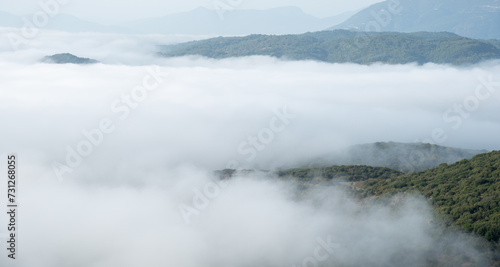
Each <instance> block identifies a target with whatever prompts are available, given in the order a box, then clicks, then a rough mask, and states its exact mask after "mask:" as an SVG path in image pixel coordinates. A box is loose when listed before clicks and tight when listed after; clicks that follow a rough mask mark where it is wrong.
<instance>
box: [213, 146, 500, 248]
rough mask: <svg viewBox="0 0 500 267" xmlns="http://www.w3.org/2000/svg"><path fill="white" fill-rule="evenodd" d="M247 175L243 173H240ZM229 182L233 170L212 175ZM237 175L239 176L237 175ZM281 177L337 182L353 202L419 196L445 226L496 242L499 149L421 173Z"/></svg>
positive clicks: (348, 169)
mask: <svg viewBox="0 0 500 267" xmlns="http://www.w3.org/2000/svg"><path fill="white" fill-rule="evenodd" d="M245 173H246V174H248V173H251V171H248V170H247V171H243V174H245ZM217 174H218V175H219V176H220V177H222V178H230V177H232V176H234V175H235V174H236V171H235V170H223V171H219V172H217ZM240 174H241V173H240ZM275 174H276V175H277V176H278V177H279V178H281V179H287V178H290V177H291V178H297V179H298V181H302V182H304V183H310V182H311V181H313V182H314V181H315V180H317V179H319V180H324V179H327V180H338V181H343V185H346V184H347V185H348V186H347V187H346V188H349V189H352V190H353V193H355V194H356V195H357V196H358V197H359V198H367V197H368V198H372V197H382V196H389V195H393V194H397V193H403V194H408V193H411V194H422V195H424V196H425V197H426V198H428V199H429V200H430V201H431V203H432V204H433V205H434V207H435V209H436V212H437V213H438V214H440V216H442V217H443V218H445V219H447V220H448V221H449V223H451V225H455V226H459V227H460V228H462V229H463V230H465V231H467V232H472V233H476V234H478V235H480V236H483V237H484V238H486V239H487V240H489V241H490V242H492V243H494V244H497V245H498V244H499V239H500V151H494V152H490V153H485V154H480V155H477V156H475V157H473V158H472V159H469V160H467V159H464V160H461V161H459V162H457V163H454V164H451V165H448V164H445V163H443V164H441V165H440V166H438V167H436V168H433V169H429V170H426V171H422V172H413V173H408V174H404V173H403V172H400V171H397V170H393V169H389V168H383V167H371V166H357V165H350V166H331V167H325V168H296V169H289V170H281V171H277V172H275Z"/></svg>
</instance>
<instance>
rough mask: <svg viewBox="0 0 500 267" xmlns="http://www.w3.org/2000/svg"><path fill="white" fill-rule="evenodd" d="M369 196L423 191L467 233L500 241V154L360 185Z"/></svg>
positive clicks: (496, 153) (499, 152)
mask: <svg viewBox="0 0 500 267" xmlns="http://www.w3.org/2000/svg"><path fill="white" fill-rule="evenodd" d="M358 186H359V187H361V188H362V189H363V191H364V193H366V194H367V195H376V196H381V195H384V194H393V193H396V192H411V191H415V192H420V193H422V194H423V195H424V196H426V197H427V198H429V199H430V200H431V201H432V203H433V204H434V206H435V208H436V209H437V210H438V211H440V212H441V213H442V214H444V215H445V216H447V217H448V218H450V220H451V221H453V222H454V223H456V224H457V225H459V226H461V227H462V228H463V229H465V230H467V231H471V232H474V233H477V234H479V235H481V236H484V237H485V238H486V239H488V240H489V241H492V242H496V243H498V242H499V239H500V151H494V152H490V153H485V154H480V155H477V156H475V157H473V158H472V159H469V160H466V159H464V160H462V161H460V162H457V163H455V164H451V165H447V164H441V165H440V166H439V167H437V168H434V169H430V170H427V171H423V172H416V173H410V174H405V175H401V176H397V177H390V178H388V179H379V178H372V179H367V180H365V181H363V182H360V183H359V184H358Z"/></svg>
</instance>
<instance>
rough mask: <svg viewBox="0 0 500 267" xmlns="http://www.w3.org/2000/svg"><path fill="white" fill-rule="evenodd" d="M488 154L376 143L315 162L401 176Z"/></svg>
mask: <svg viewBox="0 0 500 267" xmlns="http://www.w3.org/2000/svg"><path fill="white" fill-rule="evenodd" d="M486 152H488V151H487V150H473V149H460V148H452V147H444V146H439V145H433V144H423V143H396V142H378V143H371V144H362V145H355V146H352V147H349V148H347V149H346V150H344V151H342V152H340V153H337V154H335V155H331V156H326V157H324V158H322V159H321V160H318V162H323V163H322V164H323V165H332V164H335V165H368V166H376V167H387V168H391V169H395V170H399V171H403V172H415V171H423V170H427V169H431V168H434V167H437V166H439V165H440V164H442V163H446V164H452V163H455V162H457V161H460V160H463V159H470V158H472V157H474V156H475V155H478V154H481V153H486Z"/></svg>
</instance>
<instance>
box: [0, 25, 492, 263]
mask: <svg viewBox="0 0 500 267" xmlns="http://www.w3.org/2000/svg"><path fill="white" fill-rule="evenodd" d="M9 33H10V30H9V29H7V28H4V29H0V37H1V40H3V43H0V48H1V49H0V51H2V52H0V69H1V70H2V71H1V72H0V88H2V95H1V97H0V109H1V110H2V111H1V112H0V121H1V122H2V128H1V131H0V138H1V141H0V142H1V145H2V151H4V152H6V153H7V152H15V153H17V154H18V155H19V157H20V160H19V162H20V163H19V164H20V165H19V166H20V177H21V178H20V186H21V193H20V196H19V202H20V203H21V206H20V207H21V208H20V211H21V212H22V213H21V216H22V217H21V221H20V229H22V230H20V236H21V239H20V241H19V248H20V249H21V251H22V252H21V253H22V254H20V255H23V254H24V255H29V257H28V256H26V257H20V259H19V264H21V265H20V266H35V265H36V266H40V267H45V266H47V267H48V266H51V267H57V266H68V265H74V266H166V265H169V266H183V267H190V266H192V267H206V266H233V267H234V266H313V265H307V264H314V262H316V263H317V264H320V265H319V266H322V265H321V264H326V265H325V266H330V265H332V264H338V265H332V266H401V265H400V264H401V262H404V263H406V264H405V265H408V266H421V264H424V263H426V262H427V260H429V259H432V260H442V257H443V256H442V255H443V254H446V255H447V257H449V258H450V259H456V262H453V261H452V260H450V261H449V262H450V263H449V264H450V265H449V266H458V265H454V264H458V263H462V262H467V261H469V260H471V259H473V260H474V261H475V262H476V263H477V264H478V266H488V259H489V256H488V255H487V254H488V253H487V252H485V251H486V250H481V248H482V247H484V246H486V245H484V244H483V243H482V242H483V241H482V240H481V239H477V238H476V237H474V236H472V235H466V234H463V233H461V232H460V230H456V231H457V232H453V230H450V229H445V227H444V226H443V225H442V222H440V221H439V219H436V217H435V214H434V213H433V211H432V207H431V205H430V204H429V203H428V201H427V200H426V199H424V198H422V197H418V196H407V195H405V196H396V197H394V198H393V199H386V200H384V201H378V202H374V203H372V202H368V201H366V202H365V201H358V200H356V199H355V198H353V197H352V196H351V195H349V192H346V191H344V190H342V189H340V188H338V187H336V186H334V185H331V184H328V183H327V182H325V183H326V185H325V186H324V187H313V188H312V189H310V190H309V191H307V192H306V193H305V194H306V196H304V195H302V194H299V196H297V194H298V193H297V192H298V191H297V190H298V187H299V186H298V185H297V183H296V182H295V181H293V180H290V181H284V180H280V179H275V178H274V177H272V175H270V174H269V173H260V172H257V173H251V174H241V175H237V176H236V177H235V178H234V179H231V180H230V181H222V182H221V181H219V180H218V178H217V177H215V176H214V174H213V171H215V170H222V169H240V170H241V169H254V170H279V169H285V168H294V167H302V166H306V165H310V164H311V163H312V162H313V161H314V160H316V159H318V158H321V157H323V156H324V155H328V154H331V153H334V152H336V151H339V150H341V149H345V148H347V147H349V146H352V145H357V144H366V143H374V142H389V141H394V142H402V143H415V142H423V143H434V144H438V145H441V146H447V147H457V148H464V149H476V150H482V149H485V150H487V151H492V150H498V149H499V142H498V140H499V136H500V119H499V117H498V114H500V105H498V103H499V101H500V76H499V73H500V62H499V61H487V62H483V63H480V64H475V65H462V66H452V65H437V64H424V65H418V64H406V65H387V64H371V65H358V64H348V63H347V64H329V63H321V62H315V61H291V60H280V59H276V58H273V57H264V56H253V57H241V58H229V59H221V60H215V59H208V58H203V57H199V56H190V57H178V58H162V57H159V56H157V55H156V53H157V52H158V51H157V47H158V46H159V45H166V44H172V43H178V42H185V41H191V40H198V39H204V38H208V37H212V36H203V37H200V36H187V35H185V36H181V35H177V36H168V35H165V36H162V35H120V34H88V33H80V34H78V33H61V32H53V31H45V32H43V34H40V35H39V37H37V38H35V39H32V40H28V42H29V44H28V45H22V44H21V45H20V46H19V47H18V49H17V50H13V49H12V46H11V44H10V43H9V42H8V41H6V40H8V37H7V36H8V34H9ZM49 44H50V45H49ZM56 53H72V54H75V55H77V56H81V57H88V58H92V59H96V60H98V61H100V62H101V63H98V64H89V65H75V64H64V65H58V64H46V63H40V62H39V61H40V59H41V58H43V57H45V56H47V55H52V54H56ZM327 163H328V162H327ZM2 164H4V163H3V162H2ZM2 194H5V192H3V191H2V192H1V193H0V196H1V197H4V195H2ZM307 196H309V197H307ZM2 216H3V217H2ZM5 217H6V216H5V214H2V215H1V216H0V219H1V220H2V221H3V220H5ZM1 234H2V232H1V231H0V235H1ZM325 242H326V244H327V245H325ZM318 247H321V248H322V251H321V252H320V253H319V254H318V252H317V251H318ZM315 253H316V254H317V255H316V254H315ZM402 255H405V257H403V258H404V259H402ZM464 258H467V259H464ZM462 260H463V261H462ZM2 261H6V259H5V257H4V256H3V254H2V257H1V258H0V263H1V264H4V263H3V262H2ZM328 264H330V265H328ZM2 266H4V265H2ZM315 266H316V265H315Z"/></svg>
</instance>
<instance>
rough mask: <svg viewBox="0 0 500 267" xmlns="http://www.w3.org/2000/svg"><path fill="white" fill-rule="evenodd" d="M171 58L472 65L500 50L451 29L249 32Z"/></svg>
mask: <svg viewBox="0 0 500 267" xmlns="http://www.w3.org/2000/svg"><path fill="white" fill-rule="evenodd" d="M160 50H161V51H160V52H159V54H160V55H162V56H165V57H176V56H186V55H200V56H205V57H210V58H228V57H242V56H254V55H265V56H273V57H278V58H284V59H292V60H318V61H324V62H330V63H344V62H353V63H359V64H370V63H375V62H382V63H389V64H405V63H411V62H417V63H419V64H424V63H429V62H433V63H442V64H447V63H448V64H468V63H477V62H480V61H483V60H489V59H500V48H498V47H496V46H495V45H493V44H492V43H491V42H488V41H482V40H474V39H469V38H465V37H461V36H458V35H454V34H450V33H425V32H419V33H387V32H386V33H364V34H363V35H360V34H359V33H356V32H350V31H344V30H335V31H323V32H314V33H306V34H300V35H249V36H245V37H225V38H224V37H218V38H212V39H207V40H202V41H195V42H189V43H183V44H177V45H170V46H161V47H160Z"/></svg>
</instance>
